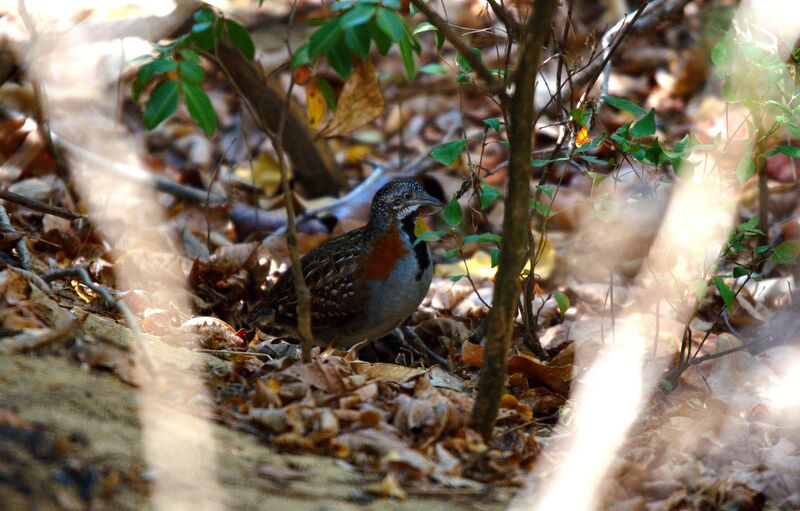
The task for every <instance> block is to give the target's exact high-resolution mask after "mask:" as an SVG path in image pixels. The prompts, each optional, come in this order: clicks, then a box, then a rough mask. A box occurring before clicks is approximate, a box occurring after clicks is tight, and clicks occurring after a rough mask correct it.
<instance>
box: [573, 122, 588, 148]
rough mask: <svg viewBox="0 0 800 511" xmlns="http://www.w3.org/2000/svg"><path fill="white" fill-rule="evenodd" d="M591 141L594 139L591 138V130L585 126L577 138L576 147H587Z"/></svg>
mask: <svg viewBox="0 0 800 511" xmlns="http://www.w3.org/2000/svg"><path fill="white" fill-rule="evenodd" d="M591 141H592V139H591V138H589V130H588V129H587V128H586V126H584V127H583V128H581V130H580V131H579V132H578V134H577V135H576V136H575V147H580V146H583V145H586V144H588V143H589V142H591Z"/></svg>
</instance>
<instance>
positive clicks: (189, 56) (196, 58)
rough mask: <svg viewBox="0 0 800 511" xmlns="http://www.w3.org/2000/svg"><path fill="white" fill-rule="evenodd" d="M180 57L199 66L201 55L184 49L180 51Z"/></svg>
mask: <svg viewBox="0 0 800 511" xmlns="http://www.w3.org/2000/svg"><path fill="white" fill-rule="evenodd" d="M180 55H181V57H183V60H188V61H189V62H195V63H197V64H199V63H200V54H199V53H197V52H196V51H192V50H187V49H183V50H181V51H180Z"/></svg>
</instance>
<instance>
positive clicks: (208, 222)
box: [204, 137, 236, 252]
mask: <svg viewBox="0 0 800 511" xmlns="http://www.w3.org/2000/svg"><path fill="white" fill-rule="evenodd" d="M235 143H236V138H235V137H234V138H233V139H232V140H231V142H230V143H229V144H228V147H227V148H226V149H225V151H224V152H223V153H222V156H220V157H219V161H218V162H217V165H216V166H215V167H214V173H213V174H211V181H209V182H208V193H207V194H206V206H205V208H204V210H205V213H206V248H208V251H209V252H211V219H210V217H209V215H208V210H209V208H210V207H211V188H212V187H213V186H214V181H216V180H217V174H219V168H220V167H221V166H222V162H223V161H225V158H226V157H227V156H228V152H229V151H230V150H231V147H233V144H235Z"/></svg>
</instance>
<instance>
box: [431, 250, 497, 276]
mask: <svg viewBox="0 0 800 511" xmlns="http://www.w3.org/2000/svg"><path fill="white" fill-rule="evenodd" d="M467 267H468V268H469V274H470V276H471V277H472V278H473V279H474V280H483V279H491V278H493V277H494V274H495V272H496V271H497V268H492V258H491V256H490V255H489V254H487V253H486V252H484V251H482V250H479V251H477V252H475V253H474V254H473V255H472V257H470V258H469V259H467ZM434 272H435V273H436V275H437V276H439V277H452V276H454V275H464V274H466V273H467V272H466V270H465V268H464V261H456V262H454V263H449V264H437V265H436V266H435V267H434Z"/></svg>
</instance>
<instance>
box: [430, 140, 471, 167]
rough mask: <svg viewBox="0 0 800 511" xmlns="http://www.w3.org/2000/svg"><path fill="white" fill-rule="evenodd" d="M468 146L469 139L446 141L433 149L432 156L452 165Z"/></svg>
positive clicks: (442, 162) (440, 161)
mask: <svg viewBox="0 0 800 511" xmlns="http://www.w3.org/2000/svg"><path fill="white" fill-rule="evenodd" d="M466 147H467V139H465V138H459V139H457V140H453V141H451V142H445V143H444V144H442V145H440V146H439V147H437V148H436V149H434V150H433V151H431V153H430V154H431V158H433V159H434V160H436V161H438V162H439V163H441V164H443V165H452V164H453V163H454V162H455V161H456V160H457V159H458V157H459V156H461V153H462V152H464V149H466Z"/></svg>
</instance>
